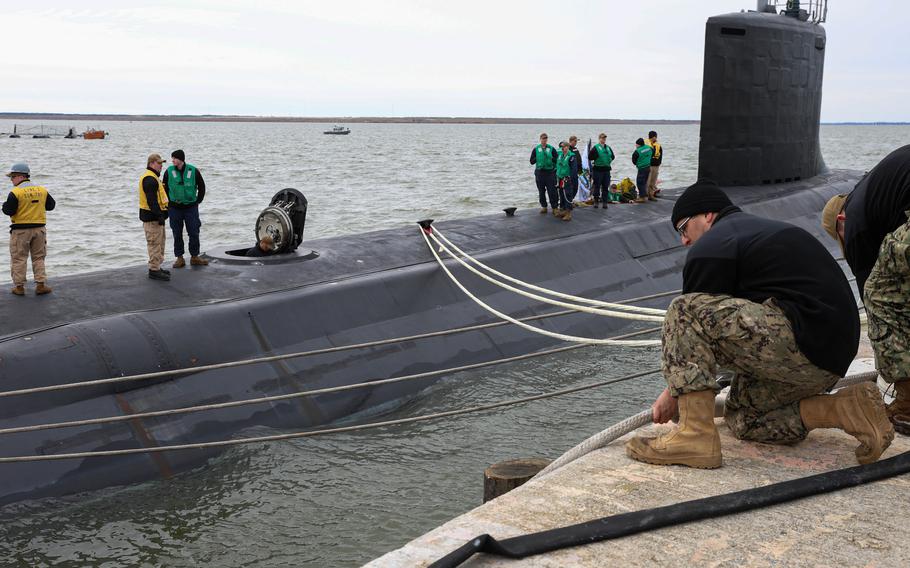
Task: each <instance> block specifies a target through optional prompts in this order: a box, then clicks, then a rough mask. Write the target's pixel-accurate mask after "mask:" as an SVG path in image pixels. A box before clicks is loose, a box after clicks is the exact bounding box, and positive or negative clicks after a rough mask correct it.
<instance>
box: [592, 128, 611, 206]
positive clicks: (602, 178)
mask: <svg viewBox="0 0 910 568" xmlns="http://www.w3.org/2000/svg"><path fill="white" fill-rule="evenodd" d="M615 158H616V156H615V155H614V154H613V148H610V147H609V146H608V145H607V135H606V134H605V133H603V132H601V133H600V134H599V135H598V136H597V144H595V145H594V147H592V148H591V151H590V152H588V160H589V161H590V162H591V175H592V177H593V178H594V183H593V190H592V192H591V194H592V196H593V197H594V207H595V209H596V208H597V207H599V206H600V202H601V199H602V200H603V208H604V209H606V208H607V203H609V202H610V171H611V170H612V168H613V165H612V164H613V160H614V159H615Z"/></svg>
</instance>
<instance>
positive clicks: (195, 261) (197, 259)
mask: <svg viewBox="0 0 910 568" xmlns="http://www.w3.org/2000/svg"><path fill="white" fill-rule="evenodd" d="M190 264H191V265H193V266H208V265H209V261H207V260H206V259H204V258H202V257H201V256H191V257H190Z"/></svg>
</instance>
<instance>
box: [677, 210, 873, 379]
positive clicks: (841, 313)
mask: <svg viewBox="0 0 910 568" xmlns="http://www.w3.org/2000/svg"><path fill="white" fill-rule="evenodd" d="M693 292H704V293H708V294H729V295H731V296H734V297H736V298H743V299H746V300H749V301H752V302H756V303H761V302H764V301H765V300H767V299H768V298H774V299H775V300H777V303H778V305H780V307H781V308H782V309H783V311H784V313H785V314H786V315H787V319H788V320H790V323H791V325H792V326H793V335H794V336H796V344H797V346H798V347H799V350H800V351H801V352H802V353H803V355H805V356H806V357H807V358H808V359H809V361H811V362H812V363H813V364H814V365H816V366H817V367H820V368H822V369H825V370H827V371H831V372H832V373H835V374H838V375H843V374H844V373H845V372H846V371H847V367H849V366H850V362H851V361H852V360H853V357H854V355H856V350H857V348H858V347H859V331H860V329H859V314H858V311H857V307H856V300H855V299H854V297H853V292H852V291H851V290H850V284H849V283H847V278H846V277H845V276H844V272H843V271H842V270H841V268H840V266H839V265H838V264H837V261H835V260H834V258H833V257H832V256H831V255H830V254H829V253H828V251H827V249H825V247H824V246H823V245H822V244H821V243H820V242H819V241H818V240H817V239H816V238H815V237H813V236H812V235H811V234H810V233H808V232H807V231H805V230H803V229H801V228H799V227H797V226H795V225H790V224H789V223H784V222H782V221H774V220H771V219H765V218H763V217H756V216H754V215H748V214H746V213H743V212H742V211H741V210H740V209H739V208H738V207H727V208H726V209H724V210H723V211H721V212H720V214H719V216H718V218H717V219H716V220H715V221H714V225H713V226H712V227H711V228H710V229H709V230H708V231H706V232H705V233H704V234H703V235H702V236H701V238H700V239H698V241H696V243H695V244H694V245H692V247H691V248H690V250H689V254H688V256H687V257H686V265H685V267H684V268H683V293H684V294H690V293H693Z"/></svg>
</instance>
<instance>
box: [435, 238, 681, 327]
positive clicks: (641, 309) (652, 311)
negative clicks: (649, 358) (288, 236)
mask: <svg viewBox="0 0 910 568" xmlns="http://www.w3.org/2000/svg"><path fill="white" fill-rule="evenodd" d="M433 235H437V236H438V237H439V238H440V239H442V240H443V242H445V244H446V245H448V246H449V248H451V249H452V250H454V251H455V252H457V253H458V254H460V255H461V256H463V257H464V258H466V259H467V260H468V262H471V263H473V264H476V265H477V266H479V267H480V268H482V269H484V270H486V271H487V272H489V273H490V274H493V275H494V276H499V277H500V278H503V279H505V280H508V281H509V282H512V283H513V284H518V285H519V286H524V287H525V288H528V289H530V290H537V291H538V292H543V293H544V294H549V295H551V296H556V297H557V298H563V299H565V300H572V301H574V302H581V303H583V304H591V305H593V306H600V307H602V308H613V309H616V310H622V311H629V312H638V313H641V314H651V315H656V316H663V315H664V314H666V313H667V310H661V309H657V308H644V307H641V306H629V305H626V304H618V303H615V302H604V301H601V300H593V299H591V298H584V297H581V296H573V295H572V294H564V293H562V292H557V291H555V290H550V289H549V288H543V287H541V286H535V285H534V284H531V283H529V282H525V281H523V280H519V279H518V278H513V277H512V276H509V275H508V274H504V273H502V272H499V271H498V270H496V269H494V268H492V267H490V266H488V265H486V264H484V263H482V262H480V261H479V260H477V259H476V258H474V257H472V256H471V255H469V254H468V253H466V252H464V251H463V250H461V249H460V248H458V246H457V245H455V244H454V243H453V242H452V241H450V240H449V239H447V238H446V236H445V235H443V234H442V232H441V231H440V230H439V229H438V228H436V227H433ZM434 240H435V239H434Z"/></svg>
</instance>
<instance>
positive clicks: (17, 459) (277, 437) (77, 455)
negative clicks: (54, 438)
mask: <svg viewBox="0 0 910 568" xmlns="http://www.w3.org/2000/svg"><path fill="white" fill-rule="evenodd" d="M573 347H576V346H573ZM659 372H660V369H648V370H647V371H642V372H639V373H634V374H631V375H625V376H623V377H619V378H617V379H609V380H606V381H598V382H596V383H588V384H584V385H579V386H577V387H569V388H565V389H560V390H556V391H550V392H548V393H542V394H538V395H534V396H527V397H523V398H515V399H511V400H504V401H500V402H496V403H492V404H483V405H479V406H472V407H468V408H462V409H459V410H448V411H445V412H436V413H433V414H422V415H420V416H411V417H409V418H399V419H397V420H384V421H382V422H370V423H368V424H358V425H354V426H342V427H339V428H326V429H323V430H307V431H303V432H291V433H288V434H274V435H271V436H255V437H252V438H236V439H233V440H217V441H214V442H198V443H195V444H174V445H168V446H154V447H148V448H125V449H120V450H98V451H92V452H72V453H66V454H46V455H40V456H8V457H0V463H21V462H35V461H53V460H66V459H81V458H94V457H110V456H124V455H131V454H150V453H158V452H171V451H178V450H200V449H206V448H217V447H224V446H238V445H242V444H254V443H260V442H277V441H281V440H293V439H296V438H308V437H312V436H321V435H325V434H338V433H342V432H355V431H358V430H370V429H373V428H382V427H386V426H396V425H399V424H410V423H412V422H422V421H426V420H437V419H439V418H447V417H450V416H459V415H462V414H470V413H473V412H482V411H485V410H492V409H494V408H502V407H505V406H512V405H516V404H524V403H526V402H533V401H535V400H543V399H546V398H553V397H557V396H563V395H567V394H572V393H576V392H580V391H584V390H589V389H593V388H598V387H603V386H607V385H612V384H615V383H620V382H623V381H629V380H632V379H637V378H639V377H644V376H647V375H653V374H655V373H659Z"/></svg>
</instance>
